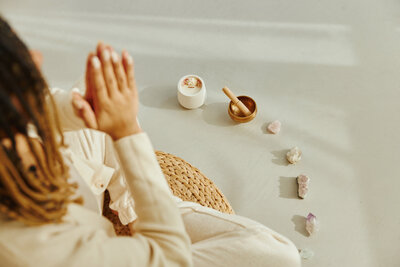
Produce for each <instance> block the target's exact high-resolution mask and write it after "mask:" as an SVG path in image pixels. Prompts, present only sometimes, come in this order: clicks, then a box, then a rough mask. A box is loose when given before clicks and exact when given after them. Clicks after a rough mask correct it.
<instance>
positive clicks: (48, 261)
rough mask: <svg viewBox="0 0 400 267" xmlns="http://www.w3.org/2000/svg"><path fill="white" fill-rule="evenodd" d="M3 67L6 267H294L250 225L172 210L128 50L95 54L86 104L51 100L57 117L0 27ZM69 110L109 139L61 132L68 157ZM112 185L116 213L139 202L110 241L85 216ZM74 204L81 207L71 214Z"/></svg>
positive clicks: (1, 201)
mask: <svg viewBox="0 0 400 267" xmlns="http://www.w3.org/2000/svg"><path fill="white" fill-rule="evenodd" d="M0 58H1V60H0V68H1V69H0V101H1V103H0V111H1V113H0V139H1V144H2V145H1V149H0V160H1V161H0V162H1V163H0V247H1V248H2V249H1V250H0V262H1V263H2V265H4V266H29V265H35V266H191V265H192V261H193V260H194V263H195V265H196V266H205V265H211V266H299V265H300V263H299V257H298V254H297V252H296V250H295V247H294V246H293V244H292V243H291V242H290V241H288V240H287V239H286V238H284V237H282V236H280V235H279V234H276V233H275V232H273V231H271V230H269V229H268V228H266V227H264V226H262V225H260V224H258V223H256V222H253V221H250V220H247V219H245V218H241V217H239V216H229V215H223V214H220V213H218V212H215V211H213V210H210V209H207V208H203V207H200V206H197V205H193V204H190V203H185V202H180V204H179V205H180V210H178V208H177V205H176V203H175V200H174V199H173V197H172V194H171V192H170V190H169V189H168V186H167V184H166V182H165V179H164V177H163V175H162V172H161V170H160V168H159V166H158V163H157V160H156V158H155V155H154V152H153V149H152V147H151V144H150V142H149V140H148V138H147V135H146V134H145V133H143V132H142V130H141V129H140V127H139V125H138V123H137V120H136V115H137V109H138V98H137V91H136V86H135V79H134V74H133V61H132V59H131V57H130V56H129V55H128V54H127V53H126V52H125V53H123V55H122V59H120V58H119V56H115V53H113V51H112V49H111V48H107V47H104V46H102V45H99V46H98V49H97V51H96V53H93V54H90V55H89V57H88V66H87V88H88V90H87V93H86V95H85V97H84V98H83V97H81V96H79V95H77V94H74V97H73V103H74V104H73V105H72V104H71V102H70V101H69V100H68V101H66V100H65V98H64V97H65V94H64V93H63V92H62V91H58V92H55V94H54V100H55V102H56V103H57V108H56V107H55V105H54V104H52V102H53V101H52V98H51V96H50V95H49V92H48V89H47V86H46V84H45V82H44V80H43V79H42V77H41V75H40V72H39V71H38V69H37V68H36V67H35V66H34V63H33V62H32V59H31V57H30V56H29V53H28V51H27V49H26V47H25V46H24V45H23V43H22V42H21V41H20V40H19V39H18V37H17V36H16V35H15V33H13V32H12V31H11V29H10V27H9V26H8V25H7V23H6V22H4V21H3V20H1V19H0ZM47 103H50V105H49V104H47ZM57 110H58V111H61V114H60V115H61V116H60V117H61V122H62V123H61V125H60V123H58V116H57ZM71 110H72V112H75V114H76V115H78V117H80V118H81V119H82V121H83V122H84V124H85V125H86V126H87V127H89V128H93V129H97V130H98V131H101V132H104V133H105V134H107V136H109V137H105V136H106V135H105V134H100V133H99V132H95V131H92V130H81V131H79V132H75V133H70V134H69V135H70V136H69V137H67V139H69V142H70V143H71V148H70V149H69V148H66V146H65V144H64V140H63V135H62V133H61V131H62V130H74V129H76V127H77V126H79V125H78V124H79V122H78V123H76V120H75V119H71V118H72V117H73V116H71ZM64 111H65V112H64ZM69 119H71V120H70V121H68V120H69ZM33 133H35V135H36V137H37V138H36V139H32V138H30V137H29V136H33V135H34V134H33ZM67 135H68V134H67ZM35 140H40V142H38V141H35ZM99 151H100V152H101V153H94V152H99ZM109 155H112V157H110V156H109ZM117 157H118V158H119V160H116V158H117ZM108 158H112V160H111V161H108V160H107V159H108ZM107 162H111V163H110V164H109V165H113V166H112V167H110V166H106V165H107V164H106V163H107ZM120 169H121V171H119V170H120ZM71 173H72V174H73V176H72V175H71ZM89 174H90V175H89ZM85 175H87V176H85ZM70 176H71V177H72V178H75V182H76V183H75V184H73V183H71V179H69V177H70ZM80 176H82V177H80ZM83 176H85V177H83ZM96 177H101V178H104V177H108V181H107V179H106V180H102V179H100V180H99V181H94V180H93V179H95V178H96ZM102 181H106V182H105V183H102ZM96 182H99V183H96ZM88 185H89V186H88ZM91 185H97V186H94V187H92V186H91ZM113 186H114V187H115V188H117V189H116V190H114V192H117V193H115V194H114V201H113V202H114V204H115V203H118V202H119V203H122V204H121V205H122V207H120V206H121V205H116V206H118V207H119V208H118V207H117V208H115V209H116V210H117V211H118V213H119V215H120V213H123V210H124V207H123V206H124V205H125V206H126V207H128V209H129V208H133V202H134V203H135V208H134V211H135V214H133V213H132V212H127V213H126V214H125V215H126V218H125V219H126V221H125V223H129V222H133V221H135V223H134V224H133V226H132V228H133V230H134V235H133V236H132V237H116V236H115V234H114V233H113V228H112V225H111V224H110V223H109V222H108V221H106V220H105V219H103V218H102V217H101V214H100V212H97V213H96V212H93V211H91V209H92V210H95V211H96V208H98V206H99V203H101V201H102V197H101V196H102V192H104V190H105V188H108V189H112V187H113ZM96 188H97V189H96ZM96 190H97V191H96ZM76 191H78V193H79V194H77V193H76ZM111 191H113V190H111ZM77 195H80V196H83V198H84V199H85V203H86V204H84V206H81V205H78V204H76V202H79V198H77ZM112 198H113V197H112ZM124 200H127V201H128V202H125V201H124ZM129 201H130V202H129ZM127 203H128V204H127ZM129 203H130V204H129ZM126 207H125V208H126ZM136 216H137V218H138V219H137V220H135V217H136ZM182 217H183V218H184V220H185V223H186V230H187V232H188V233H189V235H190V239H189V236H188V234H187V232H186V231H185V226H184V224H183V221H182ZM120 218H122V217H121V216H120ZM121 221H123V219H122V220H121ZM210 224H211V225H213V227H212V229H210V228H211V227H209V225H210ZM190 243H193V245H192V246H191V245H190ZM192 255H193V259H192Z"/></svg>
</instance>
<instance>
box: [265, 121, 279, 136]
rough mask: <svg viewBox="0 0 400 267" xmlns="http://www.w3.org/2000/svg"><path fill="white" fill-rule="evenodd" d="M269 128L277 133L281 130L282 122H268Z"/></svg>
mask: <svg viewBox="0 0 400 267" xmlns="http://www.w3.org/2000/svg"><path fill="white" fill-rule="evenodd" d="M267 129H268V131H269V132H270V133H273V134H277V133H279V132H280V130H281V122H280V121H278V120H276V121H274V122H271V123H270V124H268V127H267Z"/></svg>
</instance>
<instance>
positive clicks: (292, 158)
mask: <svg viewBox="0 0 400 267" xmlns="http://www.w3.org/2000/svg"><path fill="white" fill-rule="evenodd" d="M301 154H302V153H301V150H300V149H299V148H298V147H297V146H296V147H294V148H292V149H291V150H290V151H289V152H288V153H287V154H286V159H287V160H288V161H289V162H290V163H291V164H296V163H297V162H299V161H300V160H301Z"/></svg>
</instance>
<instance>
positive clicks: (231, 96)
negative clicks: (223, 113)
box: [222, 86, 251, 117]
mask: <svg viewBox="0 0 400 267" xmlns="http://www.w3.org/2000/svg"><path fill="white" fill-rule="evenodd" d="M222 91H224V93H225V94H226V95H227V97H229V99H230V100H232V102H233V104H235V105H236V106H237V107H238V108H239V110H240V111H241V112H242V113H243V114H244V115H245V116H246V117H247V116H249V115H251V112H250V110H249V109H248V108H247V107H246V106H245V105H244V104H243V102H242V101H240V100H239V99H238V98H237V97H236V96H235V94H234V93H232V91H231V90H229V88H228V87H226V86H225V87H224V88H222Z"/></svg>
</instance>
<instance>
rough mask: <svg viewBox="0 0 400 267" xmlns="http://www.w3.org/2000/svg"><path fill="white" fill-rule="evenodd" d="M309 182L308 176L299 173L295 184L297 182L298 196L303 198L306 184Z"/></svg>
mask: <svg viewBox="0 0 400 267" xmlns="http://www.w3.org/2000/svg"><path fill="white" fill-rule="evenodd" d="M309 183H310V178H308V176H306V175H304V174H300V175H299V176H298V177H297V184H298V189H297V195H298V196H299V198H305V197H306V196H307V193H308V184H309Z"/></svg>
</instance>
